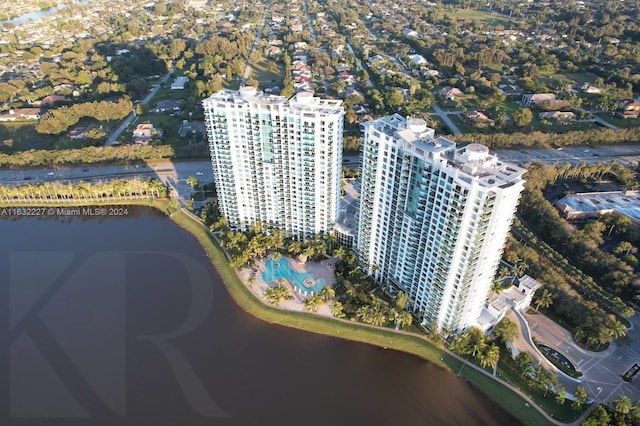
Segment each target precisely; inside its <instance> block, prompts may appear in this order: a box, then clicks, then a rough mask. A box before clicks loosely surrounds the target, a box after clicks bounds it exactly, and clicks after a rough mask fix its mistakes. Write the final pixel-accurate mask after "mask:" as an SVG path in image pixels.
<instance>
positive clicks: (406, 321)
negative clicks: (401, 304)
mask: <svg viewBox="0 0 640 426" xmlns="http://www.w3.org/2000/svg"><path fill="white" fill-rule="evenodd" d="M394 320H395V323H396V330H398V329H399V328H405V327H409V326H410V325H411V324H412V323H413V315H411V312H409V311H400V312H395V314H394Z"/></svg>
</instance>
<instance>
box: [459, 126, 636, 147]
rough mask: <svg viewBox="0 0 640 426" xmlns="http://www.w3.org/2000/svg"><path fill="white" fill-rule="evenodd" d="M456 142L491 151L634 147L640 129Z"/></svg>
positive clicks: (473, 137) (471, 136)
mask: <svg viewBox="0 0 640 426" xmlns="http://www.w3.org/2000/svg"><path fill="white" fill-rule="evenodd" d="M454 139H455V140H456V141H457V142H463V143H472V142H475V143H480V144H483V145H486V146H488V147H489V148H491V149H509V148H516V147H535V148H549V147H554V146H555V147H569V146H584V145H589V144H593V145H624V144H629V145H635V144H637V143H638V141H640V128H632V129H619V130H611V129H593V130H582V131H575V132H568V133H543V132H531V133H493V134H487V133H467V134H464V135H459V136H456V137H455V138H454Z"/></svg>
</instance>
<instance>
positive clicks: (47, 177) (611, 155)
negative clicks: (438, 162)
mask: <svg viewBox="0 0 640 426" xmlns="http://www.w3.org/2000/svg"><path fill="white" fill-rule="evenodd" d="M491 152H492V153H494V154H496V155H498V158H500V159H501V160H503V161H506V162H510V163H515V164H525V163H528V162H532V161H539V162H542V163H545V164H554V163H556V162H557V163H560V164H562V163H564V162H569V163H571V164H574V165H575V164H580V163H582V162H586V163H589V164H593V163H597V162H607V161H612V160H613V161H617V162H620V163H622V164H625V165H630V164H635V163H638V162H640V145H625V146H608V147H601V148H594V147H576V148H564V149H552V148H546V149H545V148H529V149H518V150H492V151H491ZM342 158H343V165H345V166H347V167H349V168H352V169H353V168H357V167H359V166H360V157H359V156H358V155H344V156H343V157H342ZM132 176H137V177H140V178H150V177H155V178H158V179H160V180H161V181H162V182H164V183H165V184H167V185H169V186H170V187H173V188H175V189H176V190H177V192H178V193H179V194H180V195H181V196H184V195H185V194H187V193H188V192H190V186H189V185H188V184H187V183H186V179H187V178H188V177H189V176H195V177H197V178H198V179H200V181H201V182H204V183H206V182H211V181H213V172H212V169H211V162H210V161H209V160H206V159H203V160H192V161H171V160H164V161H153V162H148V163H145V162H139V163H137V164H129V165H115V164H111V165H78V166H66V167H55V168H52V167H48V168H47V167H42V168H29V169H0V184H2V185H20V184H25V183H31V182H47V181H63V182H73V181H77V180H84V181H88V182H95V181H100V180H110V179H114V178H119V177H132Z"/></svg>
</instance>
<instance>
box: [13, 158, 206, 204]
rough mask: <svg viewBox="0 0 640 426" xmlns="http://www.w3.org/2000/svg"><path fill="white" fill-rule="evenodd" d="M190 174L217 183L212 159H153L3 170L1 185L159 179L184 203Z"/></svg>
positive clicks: (189, 189)
mask: <svg viewBox="0 0 640 426" xmlns="http://www.w3.org/2000/svg"><path fill="white" fill-rule="evenodd" d="M189 176H194V177H197V178H198V179H199V180H200V182H202V183H209V182H213V171H212V169H211V162H210V161H209V160H196V161H171V160H166V161H164V160H163V161H153V162H148V163H145V162H139V163H136V164H130V165H115V164H112V165H87V166H82V165H80V166H70V167H57V168H30V169H20V170H17V169H16V170H6V169H3V170H0V184H2V185H22V184H28V183H43V182H54V181H58V182H64V183H67V182H69V183H71V182H78V181H84V182H99V181H108V180H112V179H118V178H121V177H125V178H131V177H138V178H141V179H149V178H156V179H159V180H160V181H162V182H163V183H164V184H165V185H167V186H168V187H169V188H171V189H173V191H174V192H175V193H176V194H177V195H178V200H179V201H180V203H184V201H185V199H189V195H190V194H191V191H192V189H191V185H189V184H188V183H187V178H188V177H189Z"/></svg>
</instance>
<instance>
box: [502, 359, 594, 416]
mask: <svg viewBox="0 0 640 426" xmlns="http://www.w3.org/2000/svg"><path fill="white" fill-rule="evenodd" d="M514 361H515V365H516V367H518V368H519V369H520V378H521V379H526V380H527V385H528V386H529V388H531V389H536V390H539V391H540V392H544V395H545V396H546V395H547V394H548V393H549V392H552V393H553V394H554V395H555V399H556V402H557V403H558V404H564V403H565V401H566V398H567V392H566V390H565V389H564V387H563V386H562V385H561V384H560V381H559V380H558V376H556V375H555V374H551V373H550V372H548V371H547V370H545V369H544V368H542V366H541V365H540V364H536V365H534V364H533V358H532V357H531V355H530V354H529V353H527V352H520V353H519V354H518V355H517V356H516V357H515V360H514ZM583 390H584V389H583ZM576 392H577V395H576V397H579V396H580V395H582V394H581V391H580V390H579V389H578V390H577V391H576ZM585 394H586V393H585ZM585 398H586V397H585ZM587 399H588V398H587ZM585 401H586V400H585ZM574 408H575V406H574ZM577 408H580V407H577Z"/></svg>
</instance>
